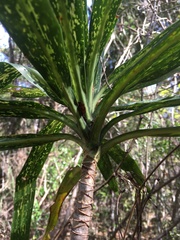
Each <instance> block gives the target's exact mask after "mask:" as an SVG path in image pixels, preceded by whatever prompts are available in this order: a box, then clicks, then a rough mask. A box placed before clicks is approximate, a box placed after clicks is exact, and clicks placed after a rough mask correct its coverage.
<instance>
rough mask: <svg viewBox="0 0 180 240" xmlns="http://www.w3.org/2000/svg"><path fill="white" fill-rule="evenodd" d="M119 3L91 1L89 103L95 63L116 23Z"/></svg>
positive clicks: (88, 63) (88, 71)
mask: <svg viewBox="0 0 180 240" xmlns="http://www.w3.org/2000/svg"><path fill="white" fill-rule="evenodd" d="M120 3H121V0H94V2H93V10H92V16H91V20H90V30H89V46H88V52H87V59H86V68H87V93H88V94H89V97H88V99H89V103H90V105H91V102H92V98H93V92H94V89H93V85H94V81H95V79H96V72H97V63H98V62H99V60H100V56H101V54H102V51H103V48H104V47H105V45H106V44H107V41H108V39H109V38H110V35H111V33H112V31H113V29H114V26H115V24H116V21H117V19H116V12H117V10H118V7H119V5H120ZM98 81H100V79H98Z"/></svg>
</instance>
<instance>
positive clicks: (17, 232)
mask: <svg viewBox="0 0 180 240" xmlns="http://www.w3.org/2000/svg"><path fill="white" fill-rule="evenodd" d="M63 127H64V124H62V123H60V122H58V121H52V122H50V123H49V124H48V125H47V126H46V127H45V128H44V129H43V130H42V131H41V132H40V134H42V135H43V134H50V133H57V132H59V131H61V130H62V129H63ZM52 145H53V143H47V144H45V145H42V146H35V147H33V148H32V150H31V152H30V155H29V157H28V159H27V161H26V163H25V165H24V167H23V168H22V170H21V172H20V174H19V175H18V177H17V179H16V189H15V197H14V213H13V222H12V230H11V239H21V240H27V239H29V233H30V231H29V229H30V224H31V214H32V209H33V203H34V196H35V189H36V179H37V177H38V176H39V173H40V171H41V169H42V167H43V165H44V163H45V161H46V159H47V157H48V154H49V153H50V151H51V148H52Z"/></svg>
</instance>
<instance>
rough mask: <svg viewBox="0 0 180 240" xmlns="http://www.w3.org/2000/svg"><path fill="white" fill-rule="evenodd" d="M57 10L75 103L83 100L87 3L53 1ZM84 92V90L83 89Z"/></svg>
mask: <svg viewBox="0 0 180 240" xmlns="http://www.w3.org/2000/svg"><path fill="white" fill-rule="evenodd" d="M53 5H54V6H56V7H55V8H56V9H58V10H59V12H58V15H59V18H60V25H61V27H62V31H63V36H64V47H65V53H66V57H67V62H68V68H69V72H70V76H71V82H72V86H73V91H74V93H75V96H76V100H77V102H80V101H82V99H84V96H83V89H84V86H85V79H84V76H85V75H84V71H85V69H84V62H85V54H86V47H87V32H88V24H87V3H86V0H83V1H79V0H71V1H70V0H63V1H53ZM84 90H85V89H84Z"/></svg>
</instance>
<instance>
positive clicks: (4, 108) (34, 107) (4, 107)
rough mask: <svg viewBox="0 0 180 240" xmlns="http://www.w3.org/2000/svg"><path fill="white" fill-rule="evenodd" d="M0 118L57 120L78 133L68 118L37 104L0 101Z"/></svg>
mask: <svg viewBox="0 0 180 240" xmlns="http://www.w3.org/2000/svg"><path fill="white" fill-rule="evenodd" d="M0 116H1V117H19V118H29V119H42V118H44V119H51V120H59V121H61V122H63V123H65V124H66V125H68V126H69V127H70V128H72V129H73V130H74V131H75V132H77V133H78V129H77V127H76V125H75V124H74V123H73V121H72V120H71V119H70V118H69V117H68V116H65V115H63V114H61V113H59V112H57V111H55V110H53V109H52V108H50V107H48V106H44V105H42V104H39V103H37V102H31V101H23V102H21V101H6V100H0Z"/></svg>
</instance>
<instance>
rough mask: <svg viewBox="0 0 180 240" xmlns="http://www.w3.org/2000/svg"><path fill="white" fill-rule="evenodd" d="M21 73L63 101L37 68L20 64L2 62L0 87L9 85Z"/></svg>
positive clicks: (58, 100) (0, 63) (57, 99)
mask: <svg viewBox="0 0 180 240" xmlns="http://www.w3.org/2000/svg"><path fill="white" fill-rule="evenodd" d="M21 75H22V76H23V77H24V78H25V79H26V80H27V81H29V82H30V83H31V84H33V85H34V86H36V87H37V88H38V89H39V90H41V91H42V92H43V93H45V92H46V93H47V94H48V95H49V96H50V97H51V98H53V99H54V100H55V101H57V102H61V101H62V100H61V99H60V98H59V97H58V96H57V95H56V94H55V93H54V92H53V91H52V89H51V87H50V86H49V85H48V84H47V82H46V81H45V79H44V78H43V77H42V76H41V75H40V74H39V73H38V72H37V71H36V70H35V69H33V68H30V67H25V66H22V65H18V64H13V63H7V62H0V87H2V88H3V87H5V86H7V85H8V84H9V83H11V82H12V81H14V80H15V79H17V78H18V77H20V76H21Z"/></svg>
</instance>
